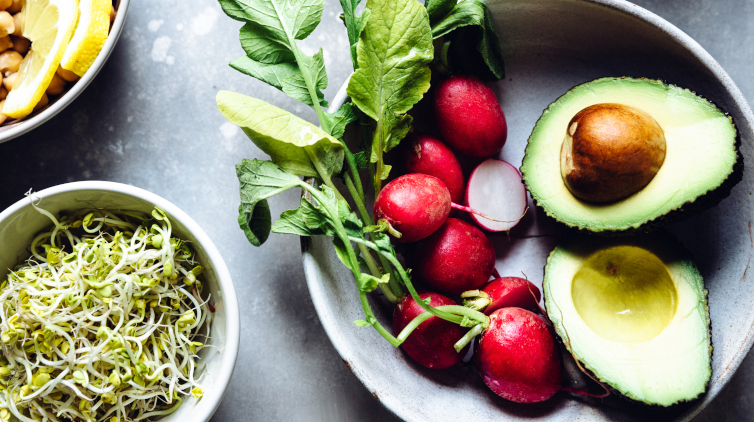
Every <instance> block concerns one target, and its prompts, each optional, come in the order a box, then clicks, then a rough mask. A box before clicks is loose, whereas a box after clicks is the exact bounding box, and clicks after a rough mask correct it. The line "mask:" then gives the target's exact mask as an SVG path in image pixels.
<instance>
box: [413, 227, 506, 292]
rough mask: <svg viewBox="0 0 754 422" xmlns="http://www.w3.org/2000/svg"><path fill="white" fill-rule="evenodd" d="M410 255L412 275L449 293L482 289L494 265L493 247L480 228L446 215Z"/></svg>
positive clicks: (429, 285) (435, 288)
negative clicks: (439, 224) (442, 221)
mask: <svg viewBox="0 0 754 422" xmlns="http://www.w3.org/2000/svg"><path fill="white" fill-rule="evenodd" d="M409 256H410V258H409V259H410V263H411V264H412V266H411V268H412V269H413V274H415V275H416V276H418V277H419V279H420V280H421V281H423V282H424V284H425V285H427V286H428V287H429V288H431V289H433V290H437V291H439V292H442V293H446V294H450V295H460V294H461V293H463V292H464V291H466V290H475V289H479V288H481V287H482V286H483V285H484V283H486V282H487V280H489V279H490V276H491V275H492V271H493V270H494V268H495V248H494V247H493V246H492V242H490V240H489V239H487V236H485V235H484V233H482V231H481V230H479V229H478V228H476V227H474V226H473V225H471V224H469V223H467V222H465V221H462V220H459V219H456V218H448V219H447V220H446V221H445V223H444V224H443V225H442V227H440V228H439V229H438V230H437V231H436V232H434V233H433V234H432V235H431V236H429V237H427V238H426V239H424V240H423V241H421V242H418V243H417V247H416V249H415V250H414V252H413V253H412V254H410V255H409Z"/></svg>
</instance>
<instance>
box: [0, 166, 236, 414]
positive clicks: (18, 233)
mask: <svg viewBox="0 0 754 422" xmlns="http://www.w3.org/2000/svg"><path fill="white" fill-rule="evenodd" d="M33 198H34V200H35V204H37V205H38V206H39V207H40V208H41V209H44V210H46V211H48V212H50V213H52V214H53V215H58V214H59V213H60V212H61V211H65V212H72V211H78V210H82V209H87V208H103V209H107V210H109V211H114V212H117V211H135V212H141V213H146V214H149V213H151V212H152V210H153V209H154V207H158V208H160V209H162V210H163V211H165V213H166V214H167V216H168V218H169V219H170V222H171V223H172V228H173V233H174V234H175V235H176V236H177V237H179V238H180V239H182V240H184V241H187V242H189V244H190V245H191V248H192V249H193V251H194V252H195V254H196V261H198V263H200V264H201V265H202V266H203V267H204V272H203V274H202V277H203V278H204V281H205V291H204V292H205V294H206V293H208V294H209V295H210V297H211V302H212V304H213V306H214V309H215V310H214V313H213V315H212V320H211V322H209V324H210V327H209V328H210V332H211V336H210V339H209V341H208V342H207V343H206V344H207V345H209V346H210V347H205V348H203V349H202V350H201V351H200V352H199V353H198V354H199V359H198V360H197V370H196V372H195V373H196V376H197V378H198V377H199V376H201V375H204V379H203V380H202V381H201V385H202V388H203V390H204V393H203V397H202V398H201V399H199V400H197V399H195V398H192V397H190V396H189V397H187V398H186V397H184V398H183V404H181V406H180V407H179V408H178V409H177V410H176V411H175V412H174V413H172V414H170V415H168V416H166V417H164V418H162V419H161V420H162V421H180V420H190V421H197V422H198V421H208V420H209V419H210V417H212V414H213V413H214V412H215V410H216V409H217V406H218V405H219V404H220V400H221V399H222V397H223V394H224V393H225V389H226V388H227V386H228V383H229V382H230V378H231V375H232V373H233V368H234V367H235V364H236V358H237V356H238V343H239V337H240V331H239V330H240V319H239V314H238V301H237V300H236V293H235V290H234V288H233V283H232V282H231V279H230V273H229V272H228V268H227V267H226V266H225V262H224V261H223V258H222V256H220V253H219V252H218V250H217V248H216V247H215V245H214V244H213V243H212V241H211V240H210V239H209V237H208V236H207V234H206V233H204V231H203V230H202V229H201V228H200V227H199V226H198V225H197V224H196V222H194V220H192V219H191V217H189V216H188V215H187V214H186V213H184V212H183V211H181V210H180V209H179V208H178V207H176V206H175V205H173V204H172V203H170V202H168V201H167V200H165V199H163V198H161V197H159V196H157V195H155V194H153V193H150V192H147V191H145V190H142V189H139V188H135V187H133V186H129V185H124V184H120V183H112V182H99V181H94V182H75V183H67V184H63V185H58V186H55V187H52V188H49V189H45V190H43V191H41V192H38V193H34V195H33ZM51 225H52V222H51V220H50V219H49V218H48V217H47V216H45V215H43V214H41V213H40V212H38V211H37V210H35V209H34V207H32V204H31V200H30V199H29V198H25V199H22V200H20V201H18V202H16V203H15V204H13V205H12V206H10V207H9V208H8V209H6V210H5V211H3V212H2V213H0V239H2V242H0V279H2V280H5V279H6V278H7V276H8V272H9V269H10V268H13V267H14V266H15V265H16V264H18V263H20V262H22V261H24V260H25V259H26V258H28V256H29V246H30V245H31V243H32V240H33V239H34V237H35V236H36V234H37V233H39V232H40V231H43V230H44V229H46V228H49V227H51Z"/></svg>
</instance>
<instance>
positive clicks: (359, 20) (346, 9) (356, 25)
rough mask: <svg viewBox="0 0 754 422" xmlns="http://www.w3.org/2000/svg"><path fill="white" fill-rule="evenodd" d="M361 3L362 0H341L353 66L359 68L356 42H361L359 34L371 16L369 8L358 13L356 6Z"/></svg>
mask: <svg viewBox="0 0 754 422" xmlns="http://www.w3.org/2000/svg"><path fill="white" fill-rule="evenodd" d="M359 3H361V0H340V6H341V8H342V9H343V15H342V19H343V23H344V24H345V25H346V33H348V42H349V45H350V46H351V48H350V50H351V61H352V62H353V68H354V70H355V69H358V67H359V65H358V61H357V59H356V44H357V43H358V42H359V35H361V31H363V30H364V26H365V25H366V23H367V19H368V18H369V10H366V11H365V12H364V13H362V15H361V16H358V15H356V8H357V7H358V6H359Z"/></svg>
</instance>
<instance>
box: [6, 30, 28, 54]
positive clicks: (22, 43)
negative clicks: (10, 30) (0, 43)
mask: <svg viewBox="0 0 754 422" xmlns="http://www.w3.org/2000/svg"><path fill="white" fill-rule="evenodd" d="M10 39H11V41H13V49H14V50H15V51H18V54H20V55H22V56H25V55H26V53H28V52H29V48H31V41H29V40H27V39H26V38H24V37H16V36H13V35H11V37H10Z"/></svg>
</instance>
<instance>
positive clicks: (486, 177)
mask: <svg viewBox="0 0 754 422" xmlns="http://www.w3.org/2000/svg"><path fill="white" fill-rule="evenodd" d="M466 204H467V205H468V206H469V207H470V208H473V209H474V210H477V211H479V212H480V213H484V214H486V215H487V216H489V217H492V218H494V219H495V220H499V221H492V220H490V219H487V218H484V217H481V216H479V215H474V214H472V215H471V217H472V218H473V219H474V221H476V222H477V224H479V225H480V226H481V227H482V228H483V229H485V230H489V231H491V232H501V231H508V230H510V229H512V228H513V227H514V226H515V225H516V224H518V222H519V221H520V220H521V217H522V216H523V214H524V213H525V212H526V188H525V187H524V184H523V182H522V181H521V173H519V172H518V169H516V168H515V167H513V166H512V165H511V164H509V163H507V162H505V161H503V160H495V159H489V160H486V161H484V162H483V163H481V164H479V165H478V166H477V167H476V168H475V169H474V171H473V172H472V173H471V177H469V185H468V188H467V189H466Z"/></svg>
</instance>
